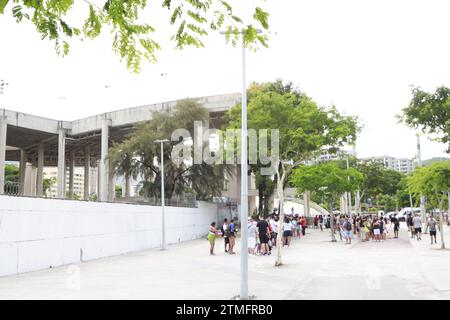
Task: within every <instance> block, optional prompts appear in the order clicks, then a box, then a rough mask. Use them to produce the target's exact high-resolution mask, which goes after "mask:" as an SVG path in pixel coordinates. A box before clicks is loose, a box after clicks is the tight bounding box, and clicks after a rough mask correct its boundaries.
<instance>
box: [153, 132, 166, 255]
mask: <svg viewBox="0 0 450 320" xmlns="http://www.w3.org/2000/svg"><path fill="white" fill-rule="evenodd" d="M165 142H169V140H167V139H164V140H155V143H159V144H161V168H160V170H161V234H162V239H161V250H166V219H165V218H166V217H165V214H164V202H165V200H164V143H165Z"/></svg>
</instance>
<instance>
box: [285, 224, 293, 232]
mask: <svg viewBox="0 0 450 320" xmlns="http://www.w3.org/2000/svg"><path fill="white" fill-rule="evenodd" d="M283 230H284V231H291V230H292V223H290V222H288V223H286V222H285V223H283Z"/></svg>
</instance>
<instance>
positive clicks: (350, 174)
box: [291, 161, 363, 242]
mask: <svg viewBox="0 0 450 320" xmlns="http://www.w3.org/2000/svg"><path fill="white" fill-rule="evenodd" d="M291 181H292V182H293V183H294V185H295V186H296V187H297V190H298V192H301V193H303V192H305V191H307V190H309V191H311V192H313V193H315V194H317V195H318V196H319V197H322V198H323V199H326V200H325V201H326V202H327V203H328V205H329V211H330V217H331V219H330V224H331V241H332V242H336V237H335V230H334V221H335V217H334V211H333V208H334V206H335V204H336V201H337V200H338V198H339V196H340V195H342V194H344V193H345V192H352V191H355V190H356V189H357V188H358V187H359V186H360V185H361V183H362V181H363V175H362V174H361V173H360V172H358V171H357V170H356V169H354V168H349V169H344V168H342V167H341V166H340V165H339V163H337V162H335V161H329V162H323V163H321V164H318V165H312V166H307V165H302V166H300V167H298V168H296V169H295V170H294V173H293V175H292V177H291Z"/></svg>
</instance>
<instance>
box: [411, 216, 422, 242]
mask: <svg viewBox="0 0 450 320" xmlns="http://www.w3.org/2000/svg"><path fill="white" fill-rule="evenodd" d="M412 223H413V226H414V233H415V234H416V239H417V241H419V240H422V238H421V233H422V220H420V217H419V215H418V214H416V215H415V217H414V218H413V219H412Z"/></svg>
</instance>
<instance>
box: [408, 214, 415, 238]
mask: <svg viewBox="0 0 450 320" xmlns="http://www.w3.org/2000/svg"><path fill="white" fill-rule="evenodd" d="M406 226H407V227H408V230H409V231H410V232H411V239H412V238H414V223H413V217H412V215H411V213H409V214H408V217H407V218H406Z"/></svg>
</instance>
